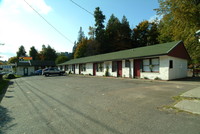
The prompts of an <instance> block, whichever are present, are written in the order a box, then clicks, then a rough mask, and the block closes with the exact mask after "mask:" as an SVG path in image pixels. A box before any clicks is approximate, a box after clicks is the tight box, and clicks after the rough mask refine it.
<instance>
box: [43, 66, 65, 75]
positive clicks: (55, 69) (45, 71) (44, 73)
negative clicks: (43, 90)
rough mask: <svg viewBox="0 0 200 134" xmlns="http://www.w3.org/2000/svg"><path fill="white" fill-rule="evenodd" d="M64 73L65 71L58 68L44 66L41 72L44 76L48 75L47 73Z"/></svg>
mask: <svg viewBox="0 0 200 134" xmlns="http://www.w3.org/2000/svg"><path fill="white" fill-rule="evenodd" d="M64 73H65V71H61V70H59V69H58V68H56V67H55V68H46V69H44V70H43V72H42V74H43V75H45V76H49V75H56V74H57V75H63V74H64Z"/></svg>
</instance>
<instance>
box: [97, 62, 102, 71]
mask: <svg viewBox="0 0 200 134" xmlns="http://www.w3.org/2000/svg"><path fill="white" fill-rule="evenodd" d="M96 70H97V72H103V62H101V63H97V68H96Z"/></svg>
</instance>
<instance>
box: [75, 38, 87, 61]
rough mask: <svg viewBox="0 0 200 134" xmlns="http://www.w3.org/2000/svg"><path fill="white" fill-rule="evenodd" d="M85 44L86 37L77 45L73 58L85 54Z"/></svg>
mask: <svg viewBox="0 0 200 134" xmlns="http://www.w3.org/2000/svg"><path fill="white" fill-rule="evenodd" d="M86 46H87V39H82V41H81V42H80V43H79V44H78V45H77V48H76V51H75V53H74V58H80V57H84V56H85V52H86Z"/></svg>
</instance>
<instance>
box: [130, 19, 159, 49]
mask: <svg viewBox="0 0 200 134" xmlns="http://www.w3.org/2000/svg"><path fill="white" fill-rule="evenodd" d="M158 35H159V32H158V25H157V24H156V23H155V22H148V21H146V20H145V21H142V22H140V23H139V24H138V25H137V26H136V28H134V29H133V42H134V46H135V47H142V46H148V45H154V44H158V39H157V38H158Z"/></svg>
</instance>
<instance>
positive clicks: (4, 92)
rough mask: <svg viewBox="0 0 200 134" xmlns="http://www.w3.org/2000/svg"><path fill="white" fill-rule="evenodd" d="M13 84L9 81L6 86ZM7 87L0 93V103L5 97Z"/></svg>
mask: <svg viewBox="0 0 200 134" xmlns="http://www.w3.org/2000/svg"><path fill="white" fill-rule="evenodd" d="M13 83H14V82H13V81H10V82H9V84H8V86H10V85H13ZM8 86H7V87H6V88H4V89H3V91H2V92H1V93H0V103H1V101H2V99H3V97H4V96H5V94H6V92H7V89H8ZM10 98H11V97H10Z"/></svg>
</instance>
